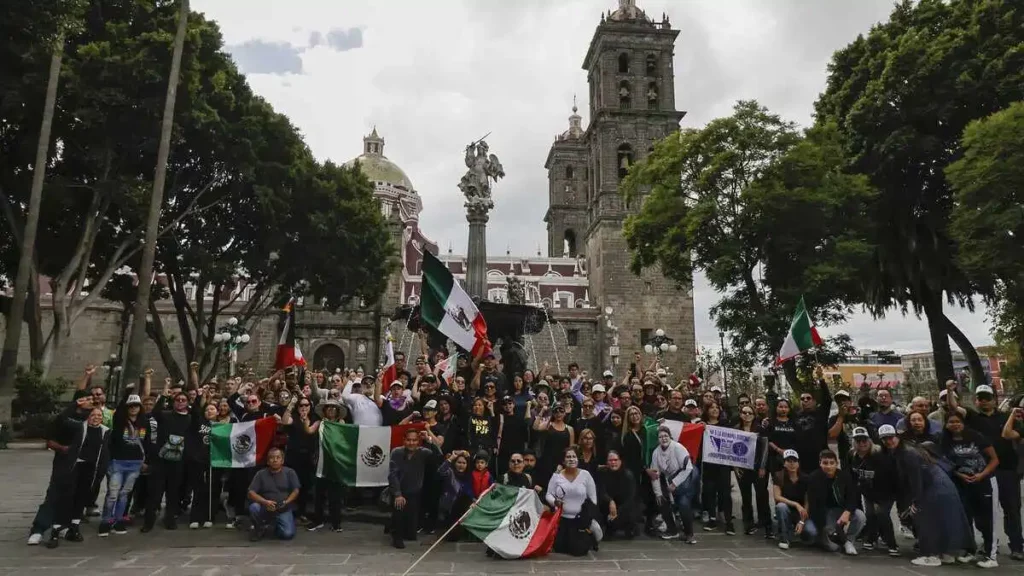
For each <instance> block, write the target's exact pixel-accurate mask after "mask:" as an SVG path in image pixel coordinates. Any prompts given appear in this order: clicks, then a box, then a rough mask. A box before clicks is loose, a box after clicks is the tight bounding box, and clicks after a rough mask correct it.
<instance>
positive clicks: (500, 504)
mask: <svg viewBox="0 0 1024 576" xmlns="http://www.w3.org/2000/svg"><path fill="white" fill-rule="evenodd" d="M561 517H562V512H561V509H558V510H555V511H554V512H544V506H543V505H542V504H541V501H540V496H538V495H537V493H536V492H534V491H533V490H530V489H528V488H516V487H513V486H506V485H504V484H495V485H494V486H492V487H491V489H490V490H488V491H487V493H486V494H484V495H483V497H482V498H480V500H479V501H477V503H476V505H475V506H474V507H473V508H472V509H470V511H469V514H467V515H466V518H465V519H464V520H463V521H462V526H463V528H465V529H466V530H468V531H469V532H470V533H471V534H473V535H474V536H476V537H477V538H479V539H481V540H483V541H484V544H486V545H487V547H488V548H490V549H491V550H494V551H495V552H496V553H497V554H498V555H499V556H501V557H502V558H531V557H535V556H544V555H545V554H547V553H548V552H550V551H551V547H552V546H554V544H555V534H556V533H557V532H558V521H559V519H560V518H561Z"/></svg>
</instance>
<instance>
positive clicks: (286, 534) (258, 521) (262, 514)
mask: <svg viewBox="0 0 1024 576" xmlns="http://www.w3.org/2000/svg"><path fill="white" fill-rule="evenodd" d="M249 518H250V519H252V521H253V524H254V528H257V527H262V526H266V525H267V524H268V523H269V522H270V521H271V520H273V522H274V534H275V535H277V537H278V538H280V539H281V540H291V539H292V538H294V537H295V514H294V513H292V511H291V510H286V511H284V512H270V511H268V510H266V509H264V508H263V505H262V504H259V503H257V502H250V503H249Z"/></svg>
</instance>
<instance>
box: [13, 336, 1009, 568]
mask: <svg viewBox="0 0 1024 576" xmlns="http://www.w3.org/2000/svg"><path fill="white" fill-rule="evenodd" d="M424 352H425V351H424ZM442 358H443V353H438V354H437V355H435V356H431V355H430V354H427V353H424V354H422V355H419V356H417V357H416V358H415V360H414V361H413V365H412V366H407V363H406V358H405V356H404V355H403V354H402V353H400V352H399V353H397V354H396V357H395V369H396V372H395V373H396V374H397V378H396V379H395V380H394V381H393V382H390V383H389V384H388V386H387V389H386V390H384V389H382V388H383V383H382V375H381V374H378V375H371V374H364V373H363V372H362V370H344V371H342V370H339V371H336V372H335V373H327V372H313V371H302V370H291V371H287V372H285V371H278V372H275V373H274V374H272V375H270V376H269V377H266V378H257V377H256V376H255V375H254V374H252V373H249V374H248V375H246V376H244V377H234V378H229V379H227V380H226V381H223V382H221V381H217V380H210V381H208V382H200V381H199V378H198V374H197V366H196V365H195V364H193V365H192V366H191V367H190V377H189V381H188V382H187V383H185V382H177V383H174V382H172V381H171V380H170V379H165V381H164V387H163V389H162V390H161V391H159V392H158V393H152V390H151V380H152V376H153V372H152V371H151V370H147V372H146V373H145V374H143V375H141V376H140V379H139V382H138V384H136V385H132V386H129V387H128V389H127V390H126V392H125V393H124V394H123V395H122V396H121V397H120V398H119V399H118V400H117V401H116V405H115V407H114V408H111V407H110V406H108V401H107V398H106V394H105V390H104V388H103V387H102V386H97V385H94V384H93V383H92V381H91V377H92V372H93V369H92V367H89V368H88V369H87V370H86V372H85V375H84V377H83V378H82V379H81V381H80V382H79V384H78V387H77V389H76V391H75V394H74V400H73V401H72V402H71V404H70V405H69V406H68V408H67V409H66V410H65V411H64V412H62V413H61V414H60V415H59V416H58V417H57V418H56V419H55V422H54V425H53V428H52V431H51V434H50V435H49V438H48V440H47V447H48V448H49V449H50V450H52V451H53V453H54V459H53V470H52V476H51V479H50V484H49V487H48V488H47V491H46V496H45V498H44V501H43V503H42V504H41V505H40V506H39V510H38V513H37V514H36V517H35V519H34V521H33V525H32V527H31V530H30V536H29V541H28V543H29V544H40V543H42V542H44V536H46V535H47V534H48V536H47V537H46V538H45V543H46V545H47V546H49V547H57V546H58V545H59V543H60V541H61V540H62V539H63V540H65V541H70V542H80V541H82V539H83V535H82V527H81V525H82V523H83V522H86V521H88V518H89V517H90V516H98V518H99V520H98V521H99V526H98V535H99V536H100V537H107V536H108V535H110V534H111V533H113V534H125V533H126V532H127V531H128V527H129V526H133V525H135V526H139V531H140V532H142V533H147V532H150V531H152V530H153V529H154V526H155V525H156V521H157V516H158V515H159V514H160V512H161V510H162V513H163V516H162V524H163V527H164V528H165V529H167V530H174V529H176V528H177V527H178V519H179V518H187V520H188V527H189V528H190V529H193V530H201V529H209V528H212V527H213V526H214V523H215V522H218V521H219V520H220V519H223V521H224V523H225V524H226V526H227V527H229V528H234V527H236V525H238V524H239V523H240V522H241V521H242V519H243V518H245V517H247V518H248V520H247V521H246V522H245V525H246V526H249V527H250V537H251V538H253V539H260V538H263V537H265V535H266V534H268V533H269V532H270V531H271V530H272V531H273V533H274V534H275V536H276V537H278V538H282V539H290V538H292V537H294V536H295V534H296V531H297V530H299V529H305V530H308V531H317V530H334V531H341V530H342V522H343V517H344V514H345V510H344V508H343V506H346V507H347V506H355V505H358V504H368V503H375V502H377V501H383V502H386V504H387V505H388V506H389V507H390V508H391V510H392V512H391V522H390V524H389V526H388V527H387V528H386V531H388V532H389V537H390V540H391V542H392V544H393V545H394V546H395V547H396V548H403V547H404V546H405V542H406V541H408V540H413V539H415V538H416V537H417V534H418V533H419V534H436V533H438V532H439V531H446V530H448V529H449V528H452V527H453V525H454V524H457V521H458V520H459V518H461V517H462V515H463V514H464V513H465V512H466V511H467V510H468V509H469V507H470V506H472V504H473V502H474V501H475V500H476V499H477V498H478V497H479V496H480V495H481V494H483V493H484V492H485V491H486V490H487V489H488V487H489V486H490V485H491V484H493V483H503V484H509V485H513V486H517V487H526V488H530V489H533V490H536V492H537V493H538V495H539V496H540V497H541V499H542V501H543V502H544V503H545V505H546V506H548V507H549V508H551V509H554V508H560V510H561V521H560V524H559V528H558V534H557V537H556V539H555V544H554V551H555V552H560V553H568V554H574V555H584V554H587V553H589V552H590V551H591V550H597V549H599V546H600V542H601V541H602V540H603V539H608V538H616V537H618V538H627V539H631V538H634V537H636V536H637V535H638V533H639V532H641V531H643V532H645V533H646V534H647V535H648V536H650V537H660V538H663V539H666V540H673V539H681V540H682V541H683V542H686V543H690V544H693V543H696V541H697V535H698V523H699V528H700V530H702V531H709V532H711V531H723V532H724V533H725V534H727V535H734V534H736V533H737V531H738V530H742V532H743V533H744V534H745V535H746V536H747V537H758V536H763V538H765V539H767V540H774V541H775V544H776V545H777V546H778V547H780V548H783V549H788V548H789V547H790V546H791V545H793V544H797V543H800V544H803V545H808V546H817V547H820V548H822V549H823V550H827V551H833V552H838V551H842V552H844V553H846V554H849V555H856V554H858V553H859V551H875V550H877V551H878V552H877V553H888V554H890V555H892V556H900V555H901V550H900V547H899V543H898V541H897V534H898V533H903V534H904V535H905V536H908V537H911V538H913V539H914V550H915V552H914V554H913V560H912V562H913V563H914V564H915V565H918V566H938V565H941V564H947V563H955V562H959V563H973V564H976V565H978V566H980V567H983V568H989V567H994V566H997V565H998V564H997V560H996V551H997V544H998V543H997V540H996V537H995V534H994V533H995V518H996V516H997V512H996V511H997V506H998V507H999V508H1001V513H1002V519H1003V529H1004V532H1005V534H1006V536H1007V537H1008V539H1009V542H1008V544H1009V550H1010V553H1011V557H1012V558H1013V559H1015V560H1022V559H1024V539H1022V535H1021V501H1020V492H1021V489H1020V481H1021V472H1020V470H1019V467H1020V466H1021V465H1022V464H1024V461H1022V460H1021V459H1020V458H1019V457H1018V454H1019V452H1020V450H1021V449H1022V446H1021V431H1022V430H1024V426H1022V423H1021V419H1022V412H1021V408H1020V407H1019V406H1018V405H1017V404H1016V403H1014V402H1009V403H1004V408H1008V409H1006V410H1000V409H999V407H998V406H997V402H996V400H997V399H996V394H995V393H994V391H993V390H992V388H991V387H989V386H987V385H980V386H977V388H976V389H975V390H974V391H973V397H974V404H975V406H974V407H965V406H963V405H961V404H960V394H961V391H959V390H958V389H957V386H956V383H955V382H953V381H950V382H947V383H946V385H945V388H944V389H943V390H942V392H941V394H940V397H939V402H938V406H936V407H933V406H932V405H931V403H930V402H929V401H928V400H926V399H924V398H914V399H913V400H912V401H911V402H910V403H909V405H908V406H907V408H906V410H900V409H899V408H898V407H896V406H895V404H894V402H893V397H892V393H891V391H890V390H887V389H879V390H877V391H869V390H868V389H867V387H865V388H863V389H862V390H856V391H853V392H852V393H851V391H848V390H843V389H839V390H836V391H835V392H834V393H833V391H832V390H831V389H830V387H829V385H828V384H827V383H826V382H825V380H824V378H823V377H822V373H821V371H820V368H819V369H818V371H817V372H816V374H815V378H814V380H815V384H814V390H813V391H804V392H801V393H799V394H798V395H797V398H798V400H797V402H798V404H799V407H798V408H796V407H793V406H791V400H790V398H786V397H779V395H778V394H776V393H775V391H774V390H773V389H772V388H771V387H769V389H768V391H767V393H766V394H765V395H764V396H759V397H751V396H750V395H748V394H745V393H741V394H738V395H736V397H735V398H731V399H730V398H727V397H726V395H725V394H724V392H723V390H722V389H721V388H719V387H717V386H712V387H710V388H708V389H705V388H704V387H703V386H702V385H701V383H700V382H699V380H698V379H696V378H691V379H689V380H683V381H681V382H678V383H676V382H673V381H672V378H671V376H670V375H669V374H667V373H666V371H665V370H664V369H662V368H660V367H658V365H657V363H656V362H655V363H653V364H652V365H651V366H649V367H647V368H646V369H644V367H642V366H640V356H639V355H637V357H636V362H634V363H633V364H631V365H630V368H629V369H628V371H626V372H625V373H624V374H621V375H619V376H616V375H615V374H614V373H612V372H611V371H605V372H604V373H603V374H602V376H601V377H600V378H594V379H591V378H590V377H588V375H587V373H586V372H584V371H581V370H580V367H579V366H577V365H576V364H570V365H569V366H568V372H567V373H565V374H554V373H552V370H551V367H550V366H548V365H547V364H545V365H544V366H543V367H542V368H541V369H540V370H539V371H537V372H534V371H533V370H525V371H524V372H523V373H521V374H518V373H517V374H513V375H511V376H508V375H506V374H505V373H504V372H503V371H502V366H501V365H500V362H499V360H498V359H497V358H496V357H495V356H494V355H493V354H491V353H487V354H485V355H483V357H482V358H469V357H466V356H460V357H458V359H457V366H456V369H455V370H454V373H453V374H451V375H450V376H446V374H445V373H442V368H441V360H442ZM933 408H934V409H933ZM268 417H272V418H274V419H276V420H277V434H276V437H275V438H274V442H273V446H274V448H273V449H271V450H270V452H269V453H268V455H267V457H266V462H265V466H261V467H259V468H232V469H218V468H211V467H210V450H209V443H210V434H211V430H212V428H213V426H214V425H215V424H217V423H227V422H250V421H256V420H260V419H264V418H268ZM323 420H328V421H336V422H346V423H350V424H355V425H360V426H382V425H384V426H387V425H400V424H409V423H413V422H421V423H423V424H422V426H419V427H417V428H416V429H413V430H408V431H407V432H406V434H405V436H404V445H403V446H400V447H398V448H395V449H394V451H393V453H392V454H391V458H390V470H389V476H388V487H387V488H386V489H383V494H381V493H380V490H377V491H374V490H366V489H360V488H356V487H352V486H344V485H342V484H341V483H339V482H338V481H337V480H336V479H331V478H327V477H318V475H317V474H316V470H317V457H318V446H319V436H318V429H319V425H320V422H321V421H323ZM668 421H677V422H684V423H703V424H705V425H706V426H721V427H730V428H736V429H739V430H743V431H747V432H752V433H756V434H757V437H758V442H757V454H756V458H755V466H754V468H753V469H746V468H733V467H729V466H724V465H719V464H713V463H710V462H707V463H705V462H702V455H701V454H700V451H699V450H697V451H696V452H697V453H691V451H690V450H688V449H687V448H686V447H685V446H683V445H682V444H680V443H679V441H678V437H677V435H675V434H674V433H673V432H672V429H670V427H669V426H665V425H663V424H664V423H665V422H668ZM651 426H656V427H657V441H656V443H655V442H653V441H649V440H648V438H649V436H648V434H647V430H649V429H650V428H651ZM104 479H106V492H105V496H104V497H103V498H101V494H100V488H101V484H102V480H104ZM737 488H738V490H739V492H740V495H741V498H740V502H741V506H740V511H739V522H741V525H738V523H737V519H736V518H735V517H734V510H733V492H734V489H737ZM894 511H895V514H894ZM894 517H895V518H896V519H897V521H896V522H895V523H894V522H893V518H894ZM140 520H141V521H140ZM975 530H977V532H980V540H981V545H980V546H979V545H978V544H977V537H976V534H975ZM463 538H471V536H469V535H468V534H466V533H464V532H463V531H462V530H461V529H460V528H459V527H458V526H454V529H453V530H451V531H450V532H449V534H448V536H447V539H448V540H453V541H454V540H459V539H463Z"/></svg>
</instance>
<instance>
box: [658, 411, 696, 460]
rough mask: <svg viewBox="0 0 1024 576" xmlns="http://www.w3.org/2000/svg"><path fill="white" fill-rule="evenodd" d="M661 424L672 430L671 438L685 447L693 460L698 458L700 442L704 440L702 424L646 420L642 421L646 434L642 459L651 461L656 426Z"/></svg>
mask: <svg viewBox="0 0 1024 576" xmlns="http://www.w3.org/2000/svg"><path fill="white" fill-rule="evenodd" d="M662 426H664V427H666V428H668V429H669V430H671V431H672V439H673V440H675V441H676V442H679V443H680V444H682V445H683V447H684V448H686V451H687V452H689V453H690V458H691V459H692V460H693V461H694V462H696V461H697V460H699V459H700V448H701V443H702V442H703V440H704V424H691V423H689V422H677V421H675V420H665V421H664V422H660V423H659V422H657V421H654V420H648V421H646V422H644V432H646V436H647V437H646V438H645V439H644V440H645V442H644V448H645V449H646V450H647V452H646V455H645V458H644V461H645V462H646V463H647V464H650V463H651V453H653V452H654V449H655V448H656V447H657V446H658V428H660V427H662Z"/></svg>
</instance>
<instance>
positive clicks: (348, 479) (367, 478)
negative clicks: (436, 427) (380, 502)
mask: <svg viewBox="0 0 1024 576" xmlns="http://www.w3.org/2000/svg"><path fill="white" fill-rule="evenodd" d="M424 426H425V424H424V423H422V422H419V423H416V424H406V425H404V426H355V425H353V424H343V423H340V422H331V421H328V420H321V421H320V457H319V458H318V459H317V465H316V475H317V478H329V479H331V480H334V481H336V482H339V483H341V484H343V485H345V486H387V485H388V466H389V465H390V463H391V450H393V449H395V448H398V447H399V446H401V445H402V442H403V441H404V440H405V431H406V430H409V429H414V430H420V429H423V428H424Z"/></svg>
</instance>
